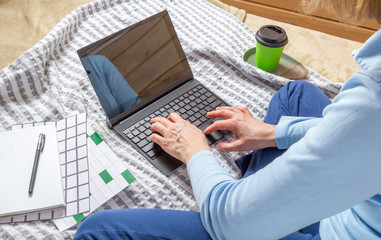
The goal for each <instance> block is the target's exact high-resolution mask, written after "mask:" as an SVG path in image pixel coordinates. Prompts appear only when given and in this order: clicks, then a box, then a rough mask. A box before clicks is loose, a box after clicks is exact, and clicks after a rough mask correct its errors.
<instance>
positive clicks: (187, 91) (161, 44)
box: [77, 10, 228, 176]
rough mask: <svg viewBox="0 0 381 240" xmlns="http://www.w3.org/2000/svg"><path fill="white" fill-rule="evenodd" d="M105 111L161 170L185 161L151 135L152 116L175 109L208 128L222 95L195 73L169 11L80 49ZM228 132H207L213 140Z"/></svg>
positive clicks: (168, 171) (110, 122)
mask: <svg viewBox="0 0 381 240" xmlns="http://www.w3.org/2000/svg"><path fill="white" fill-rule="evenodd" d="M77 53H78V56H79V58H80V59H81V62H82V65H83V67H84V68H85V70H86V73H87V75H88V77H89V80H90V82H91V84H92V86H93V88H94V90H95V93H96V94H97V96H98V99H99V101H100V103H101V105H102V108H103V110H104V112H105V114H106V121H107V125H108V126H109V127H110V128H113V129H114V130H116V132H118V133H119V134H120V135H121V136H123V137H124V138H125V139H126V140H127V141H128V142H129V143H130V144H132V145H133V146H134V147H135V148H136V149H137V150H138V151H139V152H140V153H141V154H142V155H143V156H144V157H145V158H146V159H147V160H148V161H149V162H150V163H152V164H153V165H154V166H155V167H156V168H157V169H159V170H160V171H161V172H162V173H163V174H165V175H167V176H168V175H170V174H171V173H172V172H173V171H175V170H176V169H177V168H178V167H180V166H181V165H182V162H180V161H179V160H177V159H175V158H174V157H172V156H170V155H169V154H167V153H166V152H164V151H163V150H162V149H161V148H160V147H159V146H158V145H157V144H155V143H153V142H152V141H150V140H149V137H150V135H151V130H150V127H151V124H150V120H151V119H152V118H153V117H156V116H163V117H167V116H168V115H169V114H170V113H171V112H177V113H178V114H180V116H182V117H183V118H184V119H186V120H188V121H189V122H191V123H192V124H194V125H196V126H197V127H199V128H200V129H205V128H206V127H207V126H209V125H210V124H211V123H212V121H215V120H214V119H210V118H208V117H207V116H206V113H207V112H208V111H211V110H213V109H215V108H216V107H218V106H228V104H227V103H226V102H224V101H223V100H222V99H221V98H219V97H218V96H216V95H215V94H214V93H213V92H211V91H210V90H209V89H207V88H206V87H205V86H203V85H202V84H201V83H200V82H199V81H197V80H196V79H194V78H193V74H192V71H191V69H190V66H189V63H188V61H187V59H186V56H185V54H184V51H183V49H182V47H181V44H180V41H179V39H178V37H177V35H176V32H175V29H174V27H173V24H172V22H171V19H170V17H169V14H168V12H167V11H166V10H165V11H162V12H160V13H157V14H155V15H153V16H151V17H149V18H146V19H144V20H142V21H140V22H138V23H136V24H133V25H131V26H129V27H127V28H125V29H123V30H121V31H119V32H116V33H114V34H112V35H110V36H108V37H105V38H103V39H101V40H99V41H97V42H94V43H92V44H90V45H88V46H86V47H84V48H81V49H79V50H78V52H77ZM225 133H226V132H225V131H216V132H214V133H212V134H211V135H208V136H207V139H208V143H209V144H212V143H214V142H215V141H217V140H218V139H220V138H221V137H222V136H223V135H224V134H225Z"/></svg>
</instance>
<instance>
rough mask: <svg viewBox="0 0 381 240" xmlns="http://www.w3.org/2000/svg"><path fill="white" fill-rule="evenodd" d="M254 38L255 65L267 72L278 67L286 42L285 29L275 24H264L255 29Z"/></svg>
mask: <svg viewBox="0 0 381 240" xmlns="http://www.w3.org/2000/svg"><path fill="white" fill-rule="evenodd" d="M255 39H256V40H257V45H256V53H255V64H256V66H257V67H258V68H260V69H262V70H265V71H268V72H270V71H274V70H275V69H276V68H277V67H278V64H279V60H280V57H281V56H282V52H283V49H284V46H285V45H286V44H287V43H288V38H287V34H286V31H284V29H283V28H281V27H278V26H275V25H265V26H263V27H261V28H260V29H259V30H258V31H257V33H256V35H255Z"/></svg>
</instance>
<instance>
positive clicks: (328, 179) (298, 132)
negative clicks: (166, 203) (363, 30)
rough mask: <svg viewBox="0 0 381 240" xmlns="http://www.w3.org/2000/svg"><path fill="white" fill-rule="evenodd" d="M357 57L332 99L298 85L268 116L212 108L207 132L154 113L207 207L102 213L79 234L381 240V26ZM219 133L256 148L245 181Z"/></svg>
mask: <svg viewBox="0 0 381 240" xmlns="http://www.w3.org/2000/svg"><path fill="white" fill-rule="evenodd" d="M318 2H321V1H318ZM332 2H334V1H332ZM362 2H363V8H362V10H361V11H360V12H361V14H362V15H367V16H370V17H376V18H377V19H378V20H379V21H380V22H381V1H375V0H364V1H362ZM334 3H338V5H335V6H334V7H335V8H336V9H339V10H340V9H341V10H342V11H348V8H349V7H348V6H349V5H348V3H353V4H351V6H353V7H354V9H355V7H356V6H357V4H356V3H357V1H348V0H347V1H335V2H334ZM340 3H342V4H343V5H340ZM318 5H320V6H324V5H323V4H318ZM367 11H368V12H367ZM354 58H355V60H356V61H357V62H358V64H359V65H360V67H361V70H360V71H359V72H357V73H355V74H354V75H353V76H351V77H350V78H349V79H348V80H347V81H346V83H345V84H344V85H343V87H342V89H341V91H340V93H339V94H338V95H337V96H336V97H335V98H334V99H333V101H332V103H331V102H330V100H329V99H328V98H327V97H326V96H325V95H324V94H323V93H322V92H321V91H320V90H319V89H318V88H317V87H315V86H314V85H313V84H311V83H308V82H304V81H294V82H289V83H288V84H287V85H285V86H284V87H283V88H282V89H280V90H279V91H278V92H277V93H276V94H275V95H274V96H273V98H272V100H271V102H270V104H269V108H268V112H267V115H266V118H265V120H264V122H262V121H259V120H257V119H255V118H253V116H252V115H251V114H250V112H249V110H248V109H247V108H244V107H220V108H217V109H216V110H214V111H211V112H209V113H208V116H209V117H222V118H223V120H218V121H216V122H215V123H213V124H212V125H210V126H209V127H208V128H207V129H205V130H204V132H202V131H201V130H200V129H198V128H196V127H195V126H193V125H191V124H190V123H188V122H187V121H185V120H184V119H182V118H181V116H179V115H178V114H177V113H172V114H171V115H169V117H168V118H163V117H156V118H153V119H152V120H151V123H152V126H151V129H152V131H153V132H154V133H153V134H152V135H151V140H152V141H154V142H156V143H157V144H159V145H160V146H161V147H162V148H163V149H164V150H165V151H167V152H168V153H169V154H171V155H173V156H174V157H176V158H178V159H180V160H181V161H183V162H184V163H185V164H187V171H188V174H189V177H190V180H191V184H192V188H193V192H194V195H195V198H196V201H197V204H198V207H199V210H200V212H187V211H176V210H161V209H118V210H108V211H102V212H99V213H96V214H93V215H91V216H90V217H89V218H88V219H86V220H85V221H84V222H83V223H82V224H81V226H80V227H79V229H78V231H77V233H76V235H75V239H102V238H103V239H106V238H108V239H211V238H212V239H280V238H283V239H381V224H380V222H381V195H380V192H381V174H380V172H381V160H380V156H381V148H380V147H379V145H380V143H381V124H380V119H381V30H379V31H377V32H376V33H375V34H374V35H373V36H372V37H371V38H369V40H368V41H367V42H365V44H364V45H363V46H362V47H361V49H359V50H358V51H357V52H356V53H355V55H354ZM218 129H227V130H230V131H232V132H233V133H234V135H235V137H236V140H235V141H233V142H220V143H219V144H218V148H220V149H221V150H223V151H242V150H254V151H253V152H251V153H250V154H249V155H246V156H243V157H242V158H240V159H238V160H237V163H238V164H239V166H240V168H241V170H242V172H243V178H242V179H235V178H234V177H232V176H231V175H230V174H229V173H228V172H227V171H225V170H224V169H223V168H222V167H221V166H220V165H219V164H218V162H217V160H216V158H215V156H214V155H213V153H212V152H211V149H210V147H209V146H208V145H207V142H206V139H205V135H204V133H205V134H208V133H211V132H212V131H215V130H218Z"/></svg>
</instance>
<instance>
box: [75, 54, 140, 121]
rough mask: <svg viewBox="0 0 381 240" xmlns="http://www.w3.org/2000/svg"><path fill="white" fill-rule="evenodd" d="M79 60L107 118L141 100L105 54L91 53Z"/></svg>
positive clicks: (116, 114)
mask: <svg viewBox="0 0 381 240" xmlns="http://www.w3.org/2000/svg"><path fill="white" fill-rule="evenodd" d="M81 61H82V63H83V66H84V67H85V70H86V72H87V74H88V76H89V79H90V81H91V84H92V85H93V87H94V90H95V92H96V94H97V96H98V98H99V101H100V102H101V104H102V106H103V109H104V111H105V112H106V114H107V117H108V118H109V119H111V118H113V117H116V116H118V115H119V114H120V113H122V112H124V111H126V110H128V109H130V108H132V107H133V106H135V105H137V104H138V103H140V102H141V99H140V97H139V95H138V94H137V93H136V92H135V91H134V90H133V89H132V88H131V86H130V85H129V84H128V83H127V81H126V80H125V79H124V77H123V76H122V74H121V73H120V72H119V71H118V69H117V68H116V67H115V66H114V64H112V63H111V62H110V60H108V59H107V58H106V57H105V56H103V55H91V56H87V57H83V58H81Z"/></svg>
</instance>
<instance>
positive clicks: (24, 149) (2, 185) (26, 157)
mask: <svg viewBox="0 0 381 240" xmlns="http://www.w3.org/2000/svg"><path fill="white" fill-rule="evenodd" d="M40 133H44V134H45V135H46V138H45V146H44V149H43V151H42V152H41V154H40V159H39V163H38V168H37V175H36V179H35V184H34V189H33V193H32V194H31V195H30V194H29V193H28V189H29V183H30V177H31V173H32V168H33V162H34V157H35V153H36V147H37V141H38V137H39V135H40ZM64 206H65V200H64V192H63V185H62V177H61V167H60V160H59V155H58V144H57V131H56V127H55V125H46V126H38V127H30V128H23V129H17V130H12V131H4V132H0V217H5V216H12V215H18V214H24V213H30V212H35V211H41V210H47V209H53V208H60V207H64Z"/></svg>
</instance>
